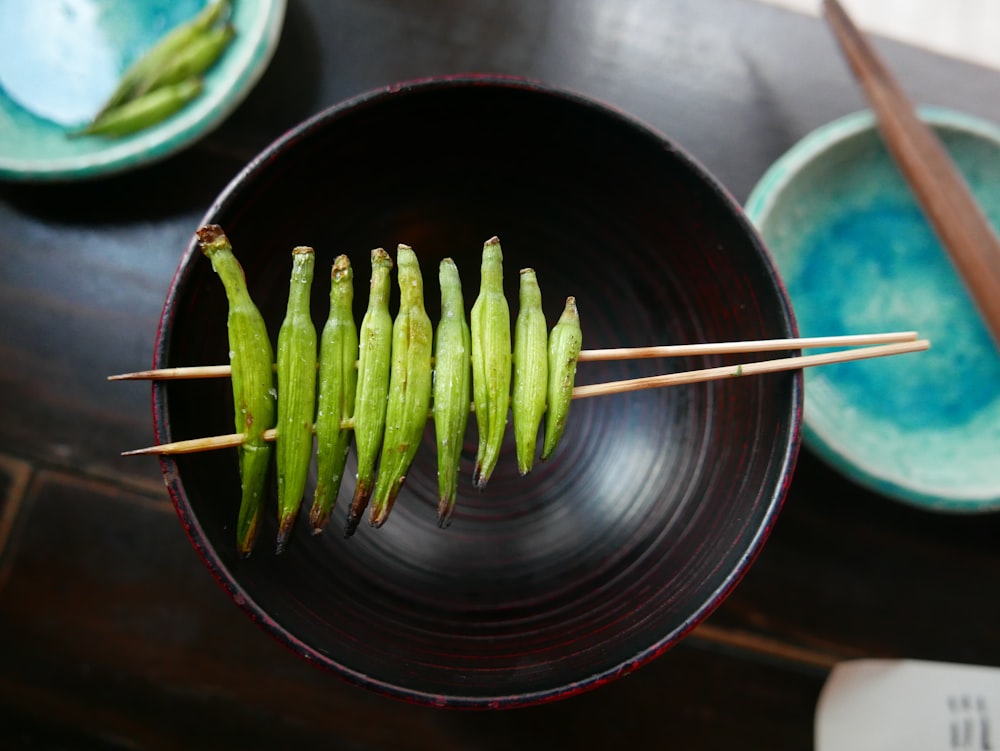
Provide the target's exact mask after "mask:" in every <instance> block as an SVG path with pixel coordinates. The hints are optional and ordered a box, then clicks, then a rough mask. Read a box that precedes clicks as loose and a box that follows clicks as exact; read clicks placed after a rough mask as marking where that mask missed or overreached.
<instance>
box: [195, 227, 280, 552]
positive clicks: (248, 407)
mask: <svg viewBox="0 0 1000 751" xmlns="http://www.w3.org/2000/svg"><path fill="white" fill-rule="evenodd" d="M197 234H198V241H199V244H200V247H201V250H202V252H203V253H204V254H205V256H207V257H208V259H209V260H210V261H211V262H212V268H213V269H214V270H215V272H216V273H217V274H218V275H219V278H220V279H221V280H222V284H223V286H224V287H225V290H226V298H227V301H228V305H229V313H228V319H227V322H226V326H227V329H228V332H229V362H230V366H231V368H232V375H231V380H232V389H233V403H234V406H235V409H234V413H235V424H236V432H237V433H242V434H243V443H242V444H241V446H240V449H239V458H240V462H239V464H240V481H241V485H242V494H241V498H240V510H239V518H238V521H237V524H236V541H237V548H238V550H239V553H240V555H242V556H248V555H250V552H251V550H252V549H253V544H254V540H255V539H256V537H257V530H258V527H259V522H260V514H261V509H262V502H263V497H264V493H265V490H266V487H265V486H266V481H267V472H268V468H269V466H270V457H271V446H270V444H269V443H266V442H265V441H264V435H263V434H264V431H265V430H267V429H268V428H271V427H273V426H274V413H275V397H274V375H273V370H272V363H273V362H274V357H273V351H272V349H271V341H270V339H269V338H268V334H267V326H266V325H265V323H264V318H263V317H262V316H261V314H260V311H259V310H258V309H257V306H256V305H254V303H253V300H252V299H251V298H250V293H249V291H248V290H247V285H246V279H245V277H244V275H243V269H242V268H241V267H240V264H239V262H238V261H237V260H236V257H235V256H234V255H233V248H232V245H231V244H230V242H229V239H228V238H227V237H226V235H225V233H224V232H223V231H222V228H221V227H219V226H218V225H215V224H210V225H206V226H205V227H202V228H201V229H199V230H198V233H197Z"/></svg>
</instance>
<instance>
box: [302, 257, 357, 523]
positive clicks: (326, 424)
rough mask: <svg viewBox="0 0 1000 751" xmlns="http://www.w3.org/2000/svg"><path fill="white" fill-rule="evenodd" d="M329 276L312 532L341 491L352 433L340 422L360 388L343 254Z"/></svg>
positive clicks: (349, 274) (350, 277) (349, 275)
mask: <svg viewBox="0 0 1000 751" xmlns="http://www.w3.org/2000/svg"><path fill="white" fill-rule="evenodd" d="M330 280H331V284H330V313H329V317H328V318H327V321H326V324H325V325H324V326H323V333H322V335H321V337H320V346H319V373H318V379H319V382H318V392H319V393H318V397H317V405H316V493H315V495H314V497H313V505H312V509H311V510H310V512H309V526H310V527H311V528H312V532H313V534H318V533H320V532H322V531H323V528H324V527H325V526H326V523H327V521H328V520H329V518H330V512H331V510H332V509H333V505H334V503H335V502H336V499H337V494H338V493H339V492H340V485H341V482H342V480H343V477H344V467H345V466H346V464H347V454H348V452H349V450H350V447H351V435H352V431H351V430H350V429H348V428H344V427H342V423H343V422H344V421H345V420H348V419H350V417H351V416H352V415H353V414H354V398H355V393H356V391H357V386H358V370H357V367H356V366H355V365H356V363H357V359H358V327H357V325H356V324H355V323H354V311H353V306H354V272H353V270H352V269H351V262H350V261H349V260H348V258H347V256H344V255H342V256H338V257H337V259H336V260H335V261H334V262H333V267H332V268H331V270H330Z"/></svg>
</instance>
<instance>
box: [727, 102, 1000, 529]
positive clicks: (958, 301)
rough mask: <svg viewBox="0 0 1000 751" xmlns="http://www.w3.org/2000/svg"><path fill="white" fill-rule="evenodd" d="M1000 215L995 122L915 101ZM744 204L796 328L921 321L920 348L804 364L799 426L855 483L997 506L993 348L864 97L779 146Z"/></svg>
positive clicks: (928, 500) (945, 503)
mask: <svg viewBox="0 0 1000 751" xmlns="http://www.w3.org/2000/svg"><path fill="white" fill-rule="evenodd" d="M921 117H922V118H923V119H924V120H925V121H926V122H928V123H930V124H931V125H932V126H933V127H934V129H935V130H936V132H937V133H938V135H939V136H940V137H941V139H942V141H943V142H944V144H945V147H946V148H947V149H948V151H949V152H950V154H951V155H952V157H953V158H954V160H955V161H956V162H957V164H958V167H959V169H960V170H961V172H962V173H963V174H964V176H965V178H966V180H967V181H968V182H969V185H970V187H971V188H972V190H973V193H974V194H975V195H976V197H977V199H978V200H979V202H980V204H981V205H982V207H983V211H984V213H985V214H986V215H987V217H988V218H989V220H990V222H991V223H992V224H993V226H994V227H997V226H1000V128H998V127H997V126H996V125H994V124H992V123H988V122H984V121H982V120H979V119H977V118H973V117H971V116H968V115H965V114H962V113H958V112H953V111H950V110H943V109H936V108H934V109H932V108H924V109H921ZM746 209H747V214H748V215H749V216H750V219H751V220H752V221H753V222H754V224H755V225H756V226H757V228H758V229H759V231H760V233H761V235H762V236H763V238H764V242H765V244H766V245H767V246H768V248H769V249H770V251H771V253H772V254H773V256H774V259H775V262H776V264H777V266H778V269H779V272H780V274H781V277H782V279H783V280H784V282H785V284H786V285H787V287H788V292H789V295H790V297H791V299H792V303H793V306H794V309H795V314H796V317H797V319H798V323H799V328H800V331H801V334H802V336H820V335H833V334H849V333H850V334H854V333H868V332H881V331H908V330H916V331H918V332H919V333H920V335H921V337H923V338H927V339H930V341H931V349H930V350H929V351H927V352H922V353H917V354H909V355H901V356H898V357H890V358H885V359H881V360H869V361H865V362H858V363H844V364H840V365H830V366H824V367H822V368H814V369H810V370H808V371H807V372H806V377H805V382H806V403H805V416H804V424H803V437H804V440H805V442H806V443H807V445H809V447H810V448H811V449H812V450H814V451H815V452H816V453H817V454H818V455H820V456H821V457H823V458H824V459H825V460H827V461H828V462H829V463H831V464H832V465H834V466H835V467H837V468H838V469H839V470H841V471H842V472H844V473H845V474H846V475H848V476H850V477H851V478H853V479H854V480H855V481H857V482H858V483H860V484H862V485H864V486H867V487H869V488H873V489H875V490H877V491H879V492H881V493H884V494H886V495H888V496H891V497H894V498H896V499H899V500H902V501H905V502H908V503H912V504H915V505H917V506H920V507H922V508H928V509H932V510H936V511H951V512H974V511H993V510H997V509H1000V354H998V352H997V350H996V348H995V347H994V346H993V343H992V341H991V339H990V336H989V334H988V332H987V330H986V327H985V325H984V324H983V323H982V321H981V320H980V319H979V317H978V316H977V314H976V311H975V309H974V307H973V304H972V302H971V300H970V298H969V295H968V294H967V292H966V290H965V288H964V286H963V284H962V282H961V280H960V279H959V277H958V274H957V273H956V271H955V270H954V269H953V267H952V265H951V263H950V261H949V260H948V258H947V256H946V254H945V251H944V250H943V248H942V247H941V245H940V243H939V242H938V240H937V238H936V237H935V235H934V233H933V231H932V230H931V228H930V225H929V224H928V222H927V220H926V219H925V218H924V217H923V215H922V214H921V212H920V209H919V207H918V206H917V203H916V201H915V199H914V198H913V197H912V194H911V192H910V190H909V188H908V187H907V185H906V184H905V183H904V181H903V179H902V177H901V175H900V174H899V172H898V170H897V168H896V167H895V165H894V163H893V162H892V161H891V159H890V157H889V154H888V152H887V151H886V149H885V147H884V145H883V143H882V141H881V138H880V137H879V135H878V132H877V130H876V128H875V120H874V117H873V115H872V114H871V113H870V112H861V113H857V114H854V115H850V116H848V117H845V118H843V119H840V120H837V121H835V122H832V123H830V124H828V125H826V126H824V127H821V128H819V129H818V130H816V131H814V132H813V133H811V134H810V135H808V136H807V137H806V138H804V139H803V140H802V141H800V142H799V143H798V144H796V145H795V146H794V147H793V148H792V149H791V150H790V151H789V152H788V153H786V154H785V155H784V156H782V157H781V158H780V159H779V160H778V161H777V162H776V163H775V164H774V165H773V166H772V167H771V168H770V169H769V170H768V171H767V173H766V174H765V175H764V176H763V177H762V178H761V180H760V182H759V183H758V184H757V186H756V187H755V188H754V190H753V191H752V193H751V195H750V197H749V199H748V200H747V206H746Z"/></svg>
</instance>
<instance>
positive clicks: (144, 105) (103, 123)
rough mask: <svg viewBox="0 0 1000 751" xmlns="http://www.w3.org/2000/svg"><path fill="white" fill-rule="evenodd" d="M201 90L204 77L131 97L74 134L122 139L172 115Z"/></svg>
mask: <svg viewBox="0 0 1000 751" xmlns="http://www.w3.org/2000/svg"><path fill="white" fill-rule="evenodd" d="M201 90H202V83H201V80H200V79H198V78H189V79H187V80H185V81H181V82H180V83H175V84H171V85H170V86H163V87H161V88H159V89H156V90H155V91H151V92H149V93H148V94H145V95H143V96H141V97H139V98H138V99H130V100H129V101H127V102H125V103H124V104H121V105H118V106H117V107H114V108H112V109H109V110H108V111H107V112H105V113H104V114H102V115H101V116H100V117H98V118H96V119H95V120H94V121H93V122H92V123H90V125H88V126H87V127H86V128H84V129H83V130H80V131H77V132H76V133H73V134H72V135H74V136H82V135H89V136H107V137H108V138H120V137H122V136H127V135H129V134H131V133H135V132H137V131H140V130H142V129H143V128H148V127H149V126H150V125H154V124H156V123H158V122H160V121H162V120H165V119H166V118H168V117H170V116H171V115H173V114H174V113H175V112H177V111H178V110H180V109H181V108H182V107H184V105H186V104H187V103H188V102H190V101H191V100H192V99H194V98H195V97H197V96H198V95H199V94H200V93H201Z"/></svg>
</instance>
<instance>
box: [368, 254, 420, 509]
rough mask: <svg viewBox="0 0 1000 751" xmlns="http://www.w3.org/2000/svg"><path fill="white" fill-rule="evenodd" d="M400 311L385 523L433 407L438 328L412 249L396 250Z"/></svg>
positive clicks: (378, 497)
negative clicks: (429, 313)
mask: <svg viewBox="0 0 1000 751" xmlns="http://www.w3.org/2000/svg"><path fill="white" fill-rule="evenodd" d="M396 266H397V269H398V274H399V313H398V314H397V315H396V320H395V322H394V323H393V326H392V366H391V371H390V376H389V401H388V404H387V407H386V415H385V434H384V437H383V440H382V457H381V459H380V460H379V467H378V479H377V481H376V483H375V495H374V497H373V499H372V508H371V515H370V516H369V520H370V522H371V524H372V526H373V527H381V526H382V525H383V524H385V521H386V519H388V517H389V512H390V511H392V506H393V504H394V503H395V502H396V497H397V496H398V495H399V491H400V489H401V488H402V487H403V482H404V481H405V480H406V473H407V472H408V471H409V469H410V464H412V462H413V457H414V456H415V455H416V453H417V449H418V448H419V447H420V438H421V436H423V434H424V426H425V425H426V424H427V416H428V410H429V409H430V404H431V350H432V344H433V339H434V329H433V327H432V326H431V319H430V318H429V317H428V316H427V313H426V312H425V311H424V283H423V279H422V277H421V274H420V264H419V262H418V261H417V254H416V253H414V252H413V249H412V248H410V247H409V246H408V245H400V246H399V247H398V248H397V249H396Z"/></svg>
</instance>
